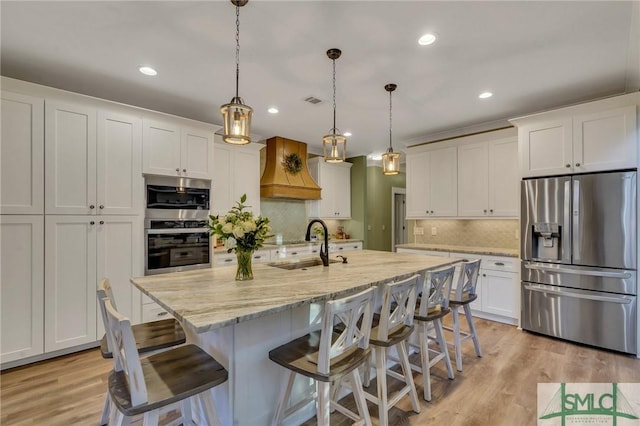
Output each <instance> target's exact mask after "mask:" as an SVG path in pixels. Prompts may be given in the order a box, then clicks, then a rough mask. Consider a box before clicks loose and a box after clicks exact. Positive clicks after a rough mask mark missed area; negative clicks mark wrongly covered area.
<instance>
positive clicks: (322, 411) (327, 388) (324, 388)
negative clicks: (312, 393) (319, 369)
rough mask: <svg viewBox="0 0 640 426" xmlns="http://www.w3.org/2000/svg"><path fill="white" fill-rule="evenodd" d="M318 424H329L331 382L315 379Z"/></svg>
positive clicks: (319, 425)
mask: <svg viewBox="0 0 640 426" xmlns="http://www.w3.org/2000/svg"><path fill="white" fill-rule="evenodd" d="M316 389H317V391H316V392H317V395H318V403H317V417H318V426H321V425H322V426H329V418H330V416H331V383H329V382H321V381H320V380H316Z"/></svg>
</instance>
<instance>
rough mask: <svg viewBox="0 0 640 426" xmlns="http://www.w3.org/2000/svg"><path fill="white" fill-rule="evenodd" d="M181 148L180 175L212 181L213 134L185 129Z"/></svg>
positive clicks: (183, 129) (207, 131)
mask: <svg viewBox="0 0 640 426" xmlns="http://www.w3.org/2000/svg"><path fill="white" fill-rule="evenodd" d="M181 146H182V148H181V155H180V158H181V167H182V168H181V170H180V175H181V176H184V177H190V178H198V179H211V178H212V177H213V132H212V131H209V130H202V129H196V128H190V127H183V128H182V144H181Z"/></svg>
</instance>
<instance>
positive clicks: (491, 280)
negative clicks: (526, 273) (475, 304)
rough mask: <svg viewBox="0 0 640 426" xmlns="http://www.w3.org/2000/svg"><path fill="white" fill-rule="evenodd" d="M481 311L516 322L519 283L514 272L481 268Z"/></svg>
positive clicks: (518, 304) (518, 303) (518, 309)
mask: <svg viewBox="0 0 640 426" xmlns="http://www.w3.org/2000/svg"><path fill="white" fill-rule="evenodd" d="M480 274H481V277H480V278H481V283H482V286H481V287H482V288H481V294H482V305H481V306H482V308H481V309H482V311H483V312H485V313H488V314H494V315H500V316H503V317H506V318H512V319H514V320H517V318H518V317H519V316H520V301H519V295H520V288H519V285H520V283H519V282H518V274H517V273H514V272H502V271H494V270H491V269H486V268H481V270H480Z"/></svg>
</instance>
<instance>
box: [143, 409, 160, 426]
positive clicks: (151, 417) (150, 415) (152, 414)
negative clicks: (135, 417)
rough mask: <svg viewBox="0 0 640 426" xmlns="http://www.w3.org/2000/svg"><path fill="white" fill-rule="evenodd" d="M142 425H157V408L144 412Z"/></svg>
mask: <svg viewBox="0 0 640 426" xmlns="http://www.w3.org/2000/svg"><path fill="white" fill-rule="evenodd" d="M142 425H143V426H157V425H158V410H151V411H147V412H146V413H144V420H143V422H142Z"/></svg>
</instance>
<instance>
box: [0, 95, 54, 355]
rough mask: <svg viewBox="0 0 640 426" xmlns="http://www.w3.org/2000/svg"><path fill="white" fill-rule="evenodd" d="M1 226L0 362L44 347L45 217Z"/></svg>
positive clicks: (5, 220) (6, 218)
mask: <svg viewBox="0 0 640 426" xmlns="http://www.w3.org/2000/svg"><path fill="white" fill-rule="evenodd" d="M3 105H4V104H3ZM0 229H1V231H0V232H1V233H2V240H1V248H0V264H2V265H3V267H2V269H1V270H0V303H1V306H0V307H1V309H0V332H1V333H0V349H1V353H0V362H2V363H5V362H9V361H15V360H18V359H22V358H26V357H29V356H33V355H38V354H41V353H43V350H44V345H43V342H44V340H43V339H44V331H43V328H44V311H43V304H44V216H23V215H21V216H12V215H2V216H0Z"/></svg>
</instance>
